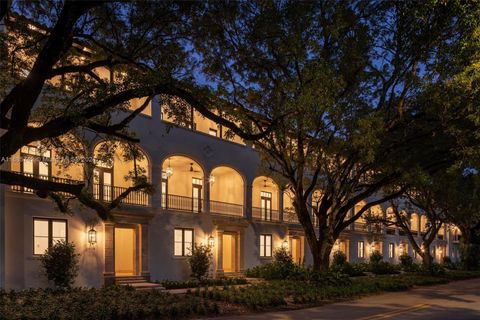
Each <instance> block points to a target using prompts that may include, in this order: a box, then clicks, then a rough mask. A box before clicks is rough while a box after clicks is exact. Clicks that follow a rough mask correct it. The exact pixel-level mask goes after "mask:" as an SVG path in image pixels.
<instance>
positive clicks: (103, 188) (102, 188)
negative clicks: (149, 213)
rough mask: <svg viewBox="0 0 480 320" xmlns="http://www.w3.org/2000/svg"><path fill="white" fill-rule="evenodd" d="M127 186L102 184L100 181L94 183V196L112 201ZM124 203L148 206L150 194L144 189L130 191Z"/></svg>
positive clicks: (101, 199)
mask: <svg viewBox="0 0 480 320" xmlns="http://www.w3.org/2000/svg"><path fill="white" fill-rule="evenodd" d="M126 190H127V188H124V187H117V186H109V185H101V184H98V183H94V184H93V197H94V199H96V200H100V201H105V202H111V201H112V200H114V199H116V198H118V196H120V195H121V194H122V193H123V192H125V191H126ZM122 203H124V204H131V205H138V206H148V205H149V203H150V195H149V194H148V193H146V192H144V191H142V190H136V191H132V192H130V193H129V194H128V195H127V196H126V197H125V199H123V200H122Z"/></svg>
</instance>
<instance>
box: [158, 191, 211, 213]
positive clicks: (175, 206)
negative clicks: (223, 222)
mask: <svg viewBox="0 0 480 320" xmlns="http://www.w3.org/2000/svg"><path fill="white" fill-rule="evenodd" d="M162 209H165V210H178V211H187V212H202V211H203V201H202V200H201V199H194V198H192V197H185V196H178V195H176V194H164V195H162Z"/></svg>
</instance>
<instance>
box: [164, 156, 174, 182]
mask: <svg viewBox="0 0 480 320" xmlns="http://www.w3.org/2000/svg"><path fill="white" fill-rule="evenodd" d="M165 174H166V175H167V178H170V177H171V176H172V175H173V168H172V166H171V165H170V158H168V167H167V169H165Z"/></svg>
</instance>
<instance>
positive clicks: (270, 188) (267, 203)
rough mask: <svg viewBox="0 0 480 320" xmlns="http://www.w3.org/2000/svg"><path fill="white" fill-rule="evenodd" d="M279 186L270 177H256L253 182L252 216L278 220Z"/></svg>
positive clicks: (260, 218)
mask: <svg viewBox="0 0 480 320" xmlns="http://www.w3.org/2000/svg"><path fill="white" fill-rule="evenodd" d="M278 194H279V192H278V186H277V184H276V183H275V182H274V181H273V180H272V179H270V178H268V177H265V176H260V177H256V178H255V180H253V184H252V217H253V218H254V219H259V220H265V221H272V220H273V221H278V220H279V214H278Z"/></svg>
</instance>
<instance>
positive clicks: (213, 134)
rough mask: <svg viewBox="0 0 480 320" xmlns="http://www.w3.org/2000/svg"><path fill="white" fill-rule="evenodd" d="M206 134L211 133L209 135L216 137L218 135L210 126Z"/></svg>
mask: <svg viewBox="0 0 480 320" xmlns="http://www.w3.org/2000/svg"><path fill="white" fill-rule="evenodd" d="M208 134H209V135H211V136H214V137H217V136H218V131H217V130H216V129H212V128H210V129H209V130H208Z"/></svg>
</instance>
